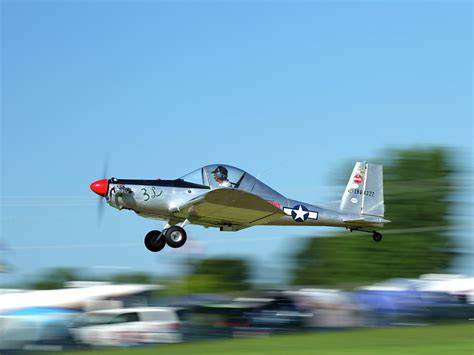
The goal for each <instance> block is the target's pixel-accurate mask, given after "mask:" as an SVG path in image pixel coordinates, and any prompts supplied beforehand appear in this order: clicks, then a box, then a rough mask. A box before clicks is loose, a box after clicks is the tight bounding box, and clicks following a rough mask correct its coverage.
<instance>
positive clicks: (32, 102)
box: [0, 0, 473, 281]
mask: <svg viewBox="0 0 474 355" xmlns="http://www.w3.org/2000/svg"><path fill="white" fill-rule="evenodd" d="M1 10H2V12H1V26H2V27H1V29H2V41H1V42H2V43H1V44H2V51H1V68H2V72H1V76H2V93H1V101H2V104H1V106H2V117H1V118H2V126H1V132H2V134H1V141H2V145H1V149H2V174H1V179H2V184H1V186H2V191H1V201H2V203H1V208H2V214H1V218H2V223H1V226H2V229H1V236H0V238H1V240H2V244H4V245H6V246H8V249H7V250H6V251H3V252H2V257H3V259H6V260H7V261H8V262H9V263H10V264H12V265H13V267H14V269H13V272H12V273H10V274H9V275H3V276H2V277H3V280H7V281H11V280H17V279H20V278H24V277H27V276H28V275H32V274H34V273H35V272H37V271H38V270H40V269H42V268H45V267H52V266H58V265H62V266H73V267H81V268H83V269H84V270H85V271H87V272H100V270H103V269H102V267H109V266H114V267H122V268H129V269H128V270H153V271H156V272H158V273H164V274H166V273H169V272H172V271H176V270H180V268H181V267H180V265H181V264H182V261H183V260H184V258H185V257H186V255H187V253H185V252H184V251H179V252H176V251H171V250H165V251H164V252H163V253H160V254H159V255H156V254H155V255H154V254H151V253H148V252H147V251H145V249H144V246H143V236H144V235H145V233H146V232H148V231H149V230H150V229H155V228H159V227H160V226H161V224H157V223H156V222H153V221H149V220H145V219H142V218H138V217H136V216H135V215H134V214H132V213H130V212H118V211H116V210H112V209H108V210H107V211H106V213H105V218H104V221H103V223H102V224H101V225H100V226H98V224H97V218H96V205H97V199H96V196H95V195H93V194H92V192H91V191H90V190H89V184H90V183H91V182H92V181H94V180H96V179H98V178H101V177H102V176H101V174H102V173H101V172H102V165H103V163H104V160H105V159H108V162H109V164H108V169H109V175H111V176H117V177H123V178H158V177H161V178H175V177H178V176H181V175H184V174H185V173H187V172H189V171H191V170H194V169H195V168H197V167H199V166H201V165H204V164H209V163H213V162H224V163H228V164H232V165H235V166H239V167H241V168H243V169H244V170H247V171H249V172H251V173H252V174H254V175H259V176H260V178H261V179H262V180H263V181H264V182H266V183H267V184H269V185H270V186H272V187H273V188H275V189H277V190H278V191H280V192H282V193H284V194H286V195H288V196H290V197H292V198H295V199H300V200H304V201H308V202H316V201H321V200H324V199H326V198H331V199H332V198H337V197H338V195H339V194H340V193H342V191H338V190H335V189H334V184H335V183H336V181H339V179H338V178H336V177H335V176H334V175H332V174H333V173H334V172H335V171H338V170H339V169H340V167H341V164H344V163H346V162H347V161H351V160H357V159H366V160H367V159H370V158H372V157H376V156H380V155H381V154H382V152H383V151H384V150H385V149H386V148H391V147H413V146H422V145H446V146H450V147H453V148H455V149H457V150H458V152H459V153H460V154H461V155H462V159H464V160H465V161H466V162H467V163H466V166H467V168H468V169H470V170H471V171H472V163H470V162H472V160H473V126H472V27H471V26H472V5H471V3H470V2H469V1H437V2H429V1H419V2H417V1H414V2H399V1H388V2H386V1H379V2H367V1H364V2H359V1H337V2H326V1H324V2H312V1H305V2H298V1H296V2H272V1H262V2H246V1H226V2H211V1H178V2H171V1H170V2H160V1H156V2H154V1H139V2H132V1H102V2H92V1H41V2H32V1H11V0H10V1H8V0H7V1H2V3H1ZM302 174H304V175H305V176H308V177H309V178H305V179H304V180H303V179H302V178H301V176H302ZM347 175H349V171H348V172H347ZM470 179H471V182H472V177H470ZM471 201H472V199H471ZM318 232H321V233H324V232H325V230H324V229H317V230H315V229H306V228H289V229H288V228H277V227H275V228H273V227H272V228H260V227H257V228H252V229H249V230H245V231H242V232H239V233H238V234H235V233H234V234H232V233H220V232H218V231H216V230H205V229H203V228H201V227H193V226H191V227H190V228H189V232H188V233H189V238H190V239H191V240H192V241H193V243H194V245H195V246H196V247H195V248H194V250H195V251H196V252H201V253H205V254H206V255H216V254H238V255H243V256H245V257H249V258H251V260H253V262H254V263H256V265H259V267H260V270H267V271H268V272H269V273H271V272H273V273H274V274H276V273H278V272H280V271H281V267H280V265H284V264H285V263H286V260H287V255H288V253H289V252H290V251H291V249H292V247H293V246H294V243H293V242H292V241H291V240H290V238H291V237H295V236H296V237H298V236H299V237H304V236H305V235H310V234H314V233H318ZM463 235H464V240H465V241H466V240H468V238H471V236H472V233H471V232H470V231H468V232H464V234H463ZM193 243H191V246H192V245H193ZM469 245H470V246H472V242H471V244H469ZM190 249H193V248H190ZM471 260H472V259H465V260H464V261H463V262H461V266H460V268H461V270H462V271H465V270H466V269H467V267H466V266H467V265H468V263H469V262H470V261H471ZM98 267H99V268H98Z"/></svg>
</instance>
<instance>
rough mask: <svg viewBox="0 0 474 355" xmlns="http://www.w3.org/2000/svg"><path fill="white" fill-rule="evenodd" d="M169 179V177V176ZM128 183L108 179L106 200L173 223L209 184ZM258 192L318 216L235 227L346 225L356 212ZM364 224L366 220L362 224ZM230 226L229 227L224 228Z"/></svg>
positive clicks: (377, 223) (375, 222)
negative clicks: (180, 210)
mask: <svg viewBox="0 0 474 355" xmlns="http://www.w3.org/2000/svg"><path fill="white" fill-rule="evenodd" d="M169 181H170V180H169ZM127 182H128V183H122V182H121V181H120V180H117V179H113V178H112V179H110V180H109V190H108V194H107V196H106V200H107V203H108V204H109V205H110V206H112V207H114V208H116V209H119V210H122V209H126V210H132V211H134V212H136V213H137V214H139V215H140V216H142V217H145V218H152V219H159V220H164V221H169V222H170V223H171V224H176V223H179V222H181V221H182V218H176V217H175V216H174V215H173V211H174V210H175V209H176V207H177V206H181V205H184V204H185V203H187V202H188V201H190V200H192V199H194V198H197V197H199V196H201V195H203V194H206V193H208V192H209V191H210V190H211V189H210V188H199V187H176V186H162V185H161V186H160V184H162V182H161V181H160V180H156V182H155V183H154V182H153V180H147V181H146V184H140V182H143V180H136V181H132V180H127ZM256 195H257V196H259V197H261V198H262V199H264V200H266V201H268V202H269V203H272V204H273V205H274V206H278V207H279V208H280V209H282V210H284V209H285V208H286V209H292V208H294V207H295V206H304V207H305V208H306V209H307V210H308V211H311V212H312V213H313V215H315V216H317V218H308V219H306V220H304V221H297V220H295V219H294V218H293V217H292V216H291V215H290V214H285V215H282V216H281V217H280V218H278V219H275V220H272V221H270V222H263V223H260V222H255V223H251V224H249V225H246V226H239V227H240V228H236V229H235V230H238V229H242V228H246V227H250V226H255V225H277V226H290V225H291V226H334V227H348V225H347V223H345V222H344V221H345V220H346V221H347V220H351V219H356V218H357V217H359V215H358V214H353V213H346V212H342V211H338V210H337V209H336V208H337V206H336V205H335V208H334V209H332V208H329V207H326V206H317V205H312V204H309V203H306V202H303V201H298V200H293V199H289V198H286V197H284V196H282V195H280V194H268V193H267V194H263V195H259V194H256ZM190 222H191V223H193V224H198V225H203V226H206V227H223V226H226V227H229V226H232V221H228V222H226V221H223V222H222V224H210V223H209V222H206V221H201V220H199V219H194V220H191V221H190ZM382 222H383V218H380V219H379V218H374V219H373V223H370V225H371V226H374V227H375V226H381V223H382ZM363 225H364V226H367V225H368V224H367V223H365V224H363ZM225 230H232V229H225Z"/></svg>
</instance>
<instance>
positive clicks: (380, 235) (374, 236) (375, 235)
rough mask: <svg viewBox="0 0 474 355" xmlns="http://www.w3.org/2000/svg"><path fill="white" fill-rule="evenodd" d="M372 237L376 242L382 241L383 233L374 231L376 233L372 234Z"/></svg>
mask: <svg viewBox="0 0 474 355" xmlns="http://www.w3.org/2000/svg"><path fill="white" fill-rule="evenodd" d="M372 238H373V239H374V241H375V242H380V241H381V240H382V234H380V233H379V232H374V234H372Z"/></svg>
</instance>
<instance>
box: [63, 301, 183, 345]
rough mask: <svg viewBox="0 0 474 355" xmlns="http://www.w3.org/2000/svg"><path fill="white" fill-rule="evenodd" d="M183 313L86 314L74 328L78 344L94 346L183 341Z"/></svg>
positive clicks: (130, 310)
mask: <svg viewBox="0 0 474 355" xmlns="http://www.w3.org/2000/svg"><path fill="white" fill-rule="evenodd" d="M180 314H181V310H180V309H178V308H171V307H141V308H120V309H108V310H101V311H93V312H87V313H84V314H82V315H81V316H79V317H78V318H77V319H76V320H75V321H74V322H73V324H72V329H71V332H72V334H73V336H74V338H75V340H76V341H77V342H79V343H81V344H85V345H91V346H132V345H143V344H153V343H178V342H181V341H182V332H181V321H180Z"/></svg>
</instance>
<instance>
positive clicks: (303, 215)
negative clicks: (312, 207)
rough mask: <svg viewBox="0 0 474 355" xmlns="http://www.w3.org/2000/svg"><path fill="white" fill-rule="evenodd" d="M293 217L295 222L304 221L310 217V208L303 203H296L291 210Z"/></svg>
mask: <svg viewBox="0 0 474 355" xmlns="http://www.w3.org/2000/svg"><path fill="white" fill-rule="evenodd" d="M291 217H292V218H293V220H294V221H295V222H304V221H306V220H307V219H308V217H309V212H308V209H307V208H306V207H305V206H303V205H296V206H295V207H293V209H292V210H291Z"/></svg>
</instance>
